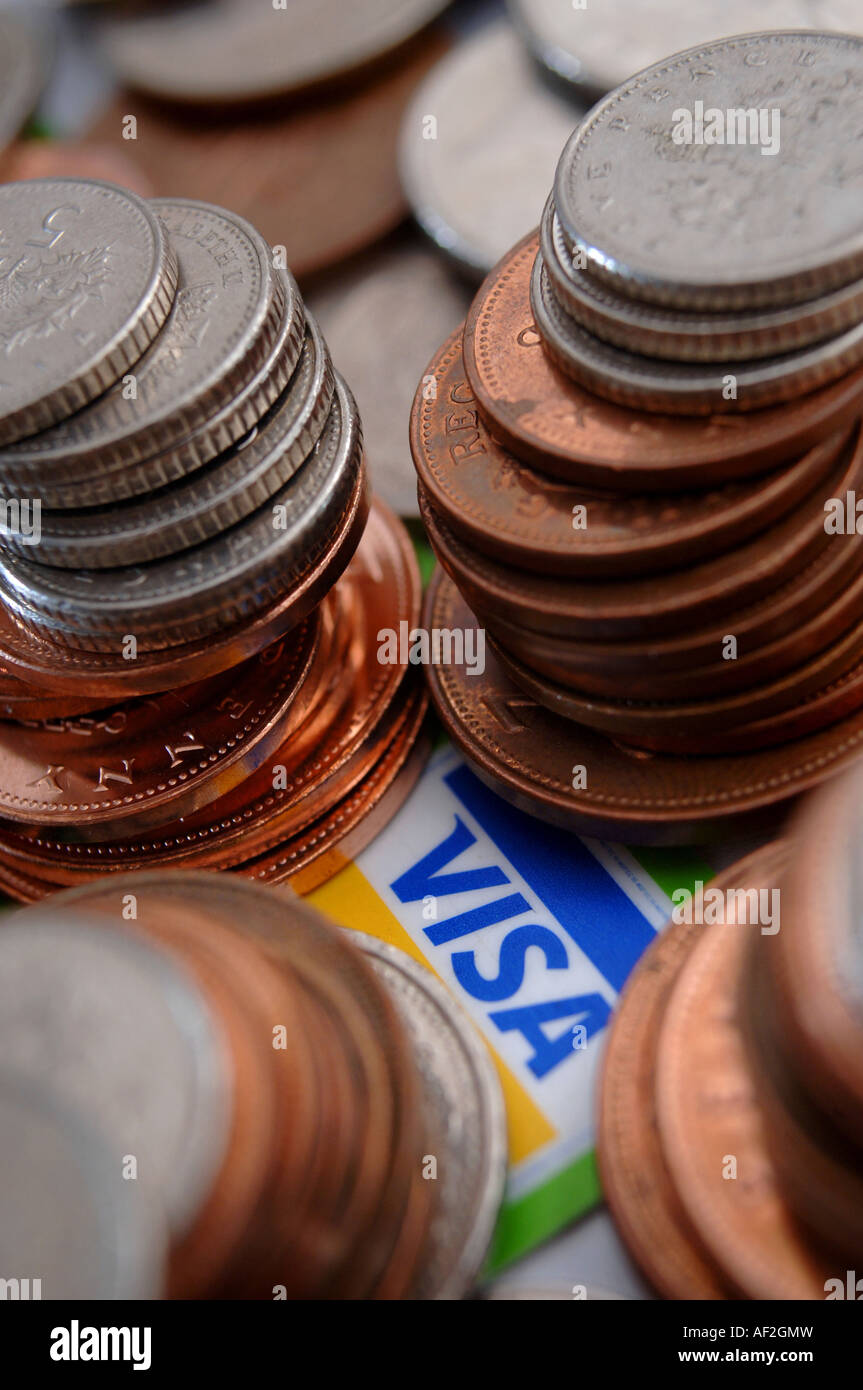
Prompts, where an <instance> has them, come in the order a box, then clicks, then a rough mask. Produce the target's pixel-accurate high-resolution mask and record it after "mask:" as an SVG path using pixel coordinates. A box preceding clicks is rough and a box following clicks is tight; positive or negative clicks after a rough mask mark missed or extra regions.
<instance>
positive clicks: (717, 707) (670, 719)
mask: <svg viewBox="0 0 863 1390" xmlns="http://www.w3.org/2000/svg"><path fill="white" fill-rule="evenodd" d="M489 640H490V641H491V644H492V647H493V649H494V652H495V655H496V657H497V659H498V660H499V662H500V664H501V666H502V668H503V670H504V671H505V672H506V674H507V675H508V676H510V677H511V679H512V680H513V681H514V682H515V684H516V685H517V686H518V688H519V689H520V690H522V691H524V692H525V693H526V694H528V695H532V696H533V698H534V699H535V700H536V701H537V703H538V704H540V705H544V706H545V708H546V709H549V710H551V711H552V713H553V714H558V715H561V716H562V717H563V718H564V719H572V720H574V721H575V722H576V724H585V725H586V726H587V727H588V728H590V729H598V730H600V731H601V732H603V733H606V734H608V735H610V736H611V737H613V738H615V739H617V740H621V741H623V742H625V743H629V744H632V745H634V746H635V747H637V748H644V749H649V750H651V751H652V752H656V753H675V754H688V753H695V754H704V755H706V756H715V755H717V754H725V753H746V752H751V751H752V750H754V749H758V748H770V747H774V746H776V745H777V744H781V743H790V742H791V741H792V740H794V739H798V738H804V737H805V736H806V735H807V734H814V733H818V732H819V731H820V730H822V729H827V728H829V727H830V725H831V724H838V723H839V722H840V721H841V720H843V719H846V718H847V717H848V716H849V715H852V714H856V713H857V711H858V710H860V709H861V708H863V661H860V660H856V662H855V658H854V653H855V652H857V651H860V650H861V649H863V623H858V624H857V626H856V627H855V628H854V629H853V630H852V633H851V634H846V636H845V637H844V638H843V639H842V640H841V642H839V643H837V644H836V645H835V646H834V647H831V648H829V649H828V651H827V652H822V653H820V654H819V655H818V656H817V657H816V658H815V660H814V661H810V662H808V663H807V664H806V665H805V666H801V667H797V668H796V670H794V671H792V672H790V673H789V674H788V675H786V676H782V677H781V678H780V679H779V680H777V681H772V682H771V683H770V684H769V685H766V686H761V687H758V688H756V689H753V690H744V691H740V692H736V693H735V694H732V695H730V696H724V697H722V698H721V699H713V700H697V701H693V702H690V703H689V704H685V705H673V704H657V703H655V702H653V703H651V702H647V701H638V700H606V699H602V698H600V697H599V696H590V695H587V694H581V693H579V692H578V691H575V690H568V689H567V688H566V687H565V686H562V685H556V684H555V683H554V682H553V681H548V680H545V679H544V678H543V677H542V676H538V675H537V674H536V672H535V671H533V670H531V669H530V668H529V667H527V666H525V665H524V664H523V663H522V662H520V661H517V660H516V659H515V657H513V656H512V655H511V654H510V653H509V652H507V651H505V650H504V648H502V647H499V646H497V645H496V644H495V642H494V640H493V638H490V639H489Z"/></svg>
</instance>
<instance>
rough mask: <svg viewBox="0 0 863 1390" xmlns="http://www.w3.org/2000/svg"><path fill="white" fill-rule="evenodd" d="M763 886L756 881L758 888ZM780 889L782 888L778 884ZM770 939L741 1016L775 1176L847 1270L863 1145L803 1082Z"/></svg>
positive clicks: (755, 947) (861, 1222)
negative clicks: (786, 1030) (780, 1005)
mask: <svg viewBox="0 0 863 1390" xmlns="http://www.w3.org/2000/svg"><path fill="white" fill-rule="evenodd" d="M760 886H761V885H760V884H759V883H758V882H757V881H755V880H753V887H756V888H758V887H760ZM780 891H781V888H780ZM769 949H772V938H771V937H765V938H761V939H758V938H756V939H753V941H752V942H751V944H750V949H749V953H748V959H747V961H746V964H745V967H744V971H743V982H742V998H741V1009H740V1019H741V1026H742V1030H743V1037H744V1042H745V1045H746V1049H747V1057H748V1061H749V1065H750V1067H751V1069H752V1075H753V1078H754V1080H755V1084H756V1088H757V1093H758V1104H759V1106H760V1108H761V1111H762V1113H763V1115H764V1119H765V1122H766V1133H767V1143H768V1147H769V1150H770V1156H771V1159H772V1161H773V1166H774V1169H775V1171H776V1181H777V1183H778V1185H779V1188H780V1190H781V1192H782V1195H783V1197H784V1198H785V1200H786V1202H787V1203H788V1206H789V1207H790V1209H791V1211H792V1212H793V1213H794V1215H795V1216H796V1217H797V1219H798V1220H799V1221H800V1222H801V1224H802V1225H803V1226H804V1227H805V1228H806V1229H807V1230H808V1231H809V1232H810V1234H811V1235H812V1237H813V1239H814V1240H815V1242H816V1244H818V1245H820V1246H822V1247H823V1248H824V1249H829V1250H832V1251H834V1252H835V1253H836V1255H838V1257H839V1258H840V1259H841V1260H842V1261H843V1268H844V1267H845V1266H846V1265H847V1264H848V1263H849V1262H852V1267H853V1261H855V1260H856V1259H857V1257H858V1255H859V1253H860V1250H861V1249H863V1174H861V1154H860V1149H859V1148H857V1147H856V1146H855V1145H853V1144H851V1143H849V1142H848V1140H847V1139H846V1138H845V1136H844V1135H843V1134H842V1133H841V1132H840V1131H839V1130H838V1129H837V1128H836V1126H835V1125H834V1124H833V1123H832V1121H831V1119H830V1117H829V1115H828V1114H826V1113H825V1112H824V1111H823V1110H821V1109H819V1108H818V1106H816V1105H815V1103H814V1101H813V1100H812V1098H811V1097H810V1096H808V1095H807V1093H806V1091H805V1089H804V1087H803V1086H802V1085H801V1082H800V1078H799V1077H798V1075H797V1074H796V1070H795V1067H794V1064H793V1062H792V1060H791V1058H790V1057H789V1054H788V1051H787V1048H786V1046H785V1042H784V1038H783V1036H782V1032H781V1028H780V1027H779V1018H778V1016H777V1009H776V1000H775V997H774V992H773V989H772V988H771V986H772V980H771V977H770V973H769V971H768V969H767V964H768V961H767V956H768V951H769Z"/></svg>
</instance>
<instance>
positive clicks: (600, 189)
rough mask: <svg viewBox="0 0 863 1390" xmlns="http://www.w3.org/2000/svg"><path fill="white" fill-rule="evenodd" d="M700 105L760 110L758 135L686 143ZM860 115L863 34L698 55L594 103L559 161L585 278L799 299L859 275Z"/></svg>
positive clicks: (769, 41) (706, 293)
mask: <svg viewBox="0 0 863 1390" xmlns="http://www.w3.org/2000/svg"><path fill="white" fill-rule="evenodd" d="M838 91H841V94H842V95H841V99H838V98H837V95H836V93H837V92H838ZM696 101H699V102H702V103H703V113H707V114H708V115H709V113H710V112H714V111H715V112H718V113H719V114H720V115H723V116H724V114H725V113H730V114H731V116H733V115H734V112H735V111H737V112H739V111H741V110H742V111H744V113H745V112H746V111H752V112H754V113H755V115H756V116H758V117H759V119H760V117H762V116H763V117H764V123H763V128H762V127H761V126H759V127H758V130H757V132H756V134H757V136H758V141H757V142H755V143H746V144H738V143H734V144H732V143H730V142H726V143H722V144H704V143H697V142H695V143H677V142H676V140H675V135H681V134H682V135H683V136H688V134H692V136H693V139H695V135H696V131H695V125H694V124H693V126H692V130H691V131H690V132H688V131H687V129H686V128H685V122H683V120H682V117H681V112H683V113H689V114H690V116H692V118H693V121H694V117H695V114H697V113H695V102H696ZM759 113H760V115H759ZM712 119H713V118H712V117H711V120H712ZM717 119H718V118H717ZM861 121H863V40H860V39H856V38H851V37H845V36H842V35H838V34H816V33H812V34H803V35H801V34H792V33H787V34H786V33H769V34H755V35H747V36H745V37H743V38H737V39H725V40H722V41H720V42H718V43H714V44H708V45H707V46H705V47H703V48H700V49H690V50H689V51H688V52H686V53H682V54H678V55H677V56H676V57H674V58H671V59H668V60H667V61H666V62H664V63H662V64H659V65H658V66H656V67H653V68H648V69H647V71H646V72H643V73H640V74H639V76H638V77H636V78H633V79H632V80H631V81H630V82H628V83H627V84H626V85H625V86H623V87H621V88H619V89H618V90H617V91H615V92H613V93H612V94H611V95H610V96H609V97H607V98H606V99H605V100H604V101H602V102H600V104H599V105H598V106H596V107H594V109H593V111H592V112H591V114H590V116H589V117H588V118H587V120H586V121H585V122H584V123H583V125H582V126H581V127H580V128H579V130H578V131H576V132H575V134H574V135H573V137H572V138H571V139H570V141H569V143H568V145H567V147H566V149H565V150H564V152H563V155H562V157H561V160H560V164H559V165H558V170H557V175H556V178H555V186H554V201H555V206H556V208H557V214H558V217H559V218H560V221H561V224H562V226H563V228H564V231H565V232H566V234H567V236H568V237H569V239H570V241H571V243H572V245H573V246H574V247H575V248H576V249H578V250H580V251H581V252H582V253H583V254H584V256H585V257H586V269H587V270H589V271H591V272H592V273H594V274H595V275H597V276H598V277H599V278H601V279H603V280H605V281H607V282H609V283H610V284H612V285H613V286H614V287H615V288H616V289H617V290H618V291H619V292H620V293H623V294H624V295H632V296H634V297H636V298H639V299H647V300H650V301H651V302H657V303H665V304H671V305H677V306H679V307H680V308H683V309H696V308H706V309H723V310H724V309H734V308H744V309H748V310H751V309H753V308H759V307H762V306H771V305H773V306H779V305H784V304H791V303H797V302H800V301H802V300H804V299H807V298H812V297H814V296H817V295H821V294H825V293H828V292H829V291H830V290H832V289H834V288H837V287H838V286H840V285H842V284H847V283H849V282H850V281H851V280H854V279H858V278H860V276H861V273H863V165H861V164H860V162H859V159H858V154H857V143H856V132H857V131H858V130H859V129H860V125H861ZM720 124H721V122H720ZM699 129H700V127H699ZM747 131H748V134H749V135H751V134H752V130H751V129H749V127H748V126H747ZM719 133H720V134H722V135H723V137H725V136H726V135H727V134H728V133H729V132H727V131H726V130H725V128H724V126H723V130H722V131H720V132H719ZM783 133H784V138H783ZM730 134H732V135H735V137H736V125H734V124H733V125H732V128H731V130H730ZM762 136H763V140H762ZM774 138H778V147H777V146H776V145H775V143H774V145H773V146H772V148H773V149H774V153H773V154H766V155H765V154H763V153H762V150H766V149H769V148H771V144H770V142H771V140H774ZM759 142H760V143H759Z"/></svg>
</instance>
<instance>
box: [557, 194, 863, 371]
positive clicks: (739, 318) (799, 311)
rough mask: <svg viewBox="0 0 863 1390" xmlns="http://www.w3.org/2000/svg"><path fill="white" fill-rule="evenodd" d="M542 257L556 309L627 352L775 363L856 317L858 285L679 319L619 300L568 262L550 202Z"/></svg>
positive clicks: (860, 308)
mask: <svg viewBox="0 0 863 1390" xmlns="http://www.w3.org/2000/svg"><path fill="white" fill-rule="evenodd" d="M541 240H542V254H543V260H544V261H545V267H546V269H547V271H548V274H549V279H550V280H551V283H552V286H553V288H554V293H555V295H556V297H557V299H558V300H559V301H560V303H561V305H562V307H563V308H564V309H565V310H566V311H567V313H568V314H571V315H572V317H573V318H574V319H576V320H577V322H578V323H580V324H581V325H582V327H583V328H586V329H587V330H588V331H589V332H591V333H594V334H596V336H597V337H598V338H603V339H604V340H605V341H606V342H608V343H613V344H614V345H615V346H616V347H622V348H625V349H626V350H627V351H628V352H636V353H641V354H643V355H644V356H647V357H667V358H669V359H670V360H672V361H683V362H727V361H739V360H741V359H746V358H758V357H776V356H779V355H780V354H781V353H784V352H793V351H794V350H795V349H796V348H801V347H805V346H806V345H807V344H809V343H817V342H822V341H823V340H824V339H825V338H830V337H833V336H835V335H836V334H838V333H841V332H843V331H844V330H845V329H847V328H851V327H852V326H853V325H854V324H856V323H859V321H860V319H861V318H863V281H861V280H855V281H853V282H852V283H851V284H850V285H846V286H844V287H843V288H842V289H840V290H834V292H833V293H832V294H829V295H824V296H823V297H822V298H820V299H811V300H807V302H806V303H805V304H799V305H796V306H794V307H793V308H790V309H773V310H770V309H765V310H762V311H761V312H760V313H758V312H755V313H751V314H747V313H744V312H738V313H736V314H719V313H715V314H708V313H703V312H702V313H698V312H695V313H691V314H685V313H683V312H682V311H679V310H674V309H664V308H663V307H662V306H661V305H650V304H644V303H640V302H639V301H637V300H633V299H625V298H624V297H623V296H622V295H620V294H618V293H616V291H615V290H613V289H612V288H611V287H610V286H609V285H607V284H605V283H604V282H603V281H601V280H597V278H596V277H595V276H593V275H591V274H589V273H588V272H587V271H585V270H580V269H579V268H578V266H577V265H576V264H575V262H574V260H573V253H572V247H571V246H570V245H569V242H568V241H567V238H566V235H565V233H564V230H563V228H562V227H561V225H560V220H559V218H558V216H557V213H556V212H555V209H554V200H553V199H551V198H550V199H549V201H548V204H547V206H546V210H545V212H544V214H543V219H542V238H541Z"/></svg>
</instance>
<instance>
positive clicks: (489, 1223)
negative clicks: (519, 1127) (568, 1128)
mask: <svg viewBox="0 0 863 1390" xmlns="http://www.w3.org/2000/svg"><path fill="white" fill-rule="evenodd" d="M345 931H346V935H347V936H348V937H349V939H350V941H351V942H352V943H353V944H354V945H355V946H359V947H360V949H361V950H362V951H363V952H364V953H365V954H366V956H367V957H368V959H369V963H370V965H371V966H372V968H373V969H374V970H375V972H376V974H377V975H378V977H379V978H380V980H381V982H382V983H383V984H384V985H385V986H386V988H387V990H388V992H389V994H390V995H391V997H392V1000H393V1003H394V1004H395V1006H396V1009H397V1011H398V1014H399V1017H400V1018H401V1021H402V1023H403V1025H404V1027H405V1029H406V1031H407V1034H408V1036H409V1038H410V1039H411V1042H412V1043H413V1046H414V1054H415V1057H416V1061H417V1064H418V1066H419V1070H420V1079H421V1084H422V1094H423V1098H424V1107H423V1109H424V1115H425V1123H426V1134H427V1136H428V1138H427V1142H428V1144H429V1151H430V1153H432V1154H433V1155H434V1157H435V1158H436V1159H437V1178H436V1179H435V1180H434V1181H435V1182H436V1183H437V1192H436V1197H437V1201H436V1203H435V1207H434V1213H433V1216H432V1223H431V1231H430V1236H429V1242H428V1247H427V1249H426V1250H425V1252H424V1256H423V1267H422V1272H421V1274H420V1277H419V1286H418V1288H417V1289H416V1290H415V1291H414V1297H417V1298H435V1299H454V1298H462V1297H464V1295H465V1294H466V1293H467V1291H468V1290H469V1289H470V1288H472V1286H473V1284H474V1283H475V1281H476V1278H477V1275H478V1274H479V1271H480V1269H481V1267H482V1263H483V1260H484V1259H485V1256H486V1254H487V1252H488V1247H489V1243H490V1241H491V1237H492V1234H493V1232H494V1226H495V1222H496V1221H497V1215H498V1211H499V1209H500V1204H501V1201H502V1198H503V1189H504V1183H505V1179H506V1168H507V1135H506V1115H505V1111H504V1104H503V1096H502V1094H501V1089H500V1083H499V1081H498V1078H497V1073H496V1071H495V1069H494V1065H493V1063H492V1060H491V1056H490V1054H489V1051H488V1049H487V1047H486V1046H485V1044H484V1043H483V1041H482V1039H481V1038H480V1036H479V1034H478V1033H477V1031H476V1029H475V1027H474V1025H473V1024H472V1023H471V1021H470V1019H469V1018H468V1017H467V1015H466V1014H465V1013H464V1012H463V1011H462V1010H461V1009H460V1008H459V1006H458V1005H457V1004H456V1003H455V1001H454V999H453V998H452V996H451V995H450V994H449V993H448V992H447V991H446V989H444V987H443V985H441V984H440V983H439V982H438V981H437V980H436V979H435V977H434V975H432V974H431V972H430V971H428V970H426V968H425V967H424V966H422V965H418V964H417V962H416V961H414V960H412V959H411V958H410V956H407V955H405V953H404V951H399V950H397V949H396V948H395V947H394V946H389V945H388V944H387V943H386V942H383V941H379V940H378V939H377V937H373V936H366V935H365V934H364V933H362V932H355V931H348V930H347V929H345ZM430 1181H431V1179H430Z"/></svg>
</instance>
